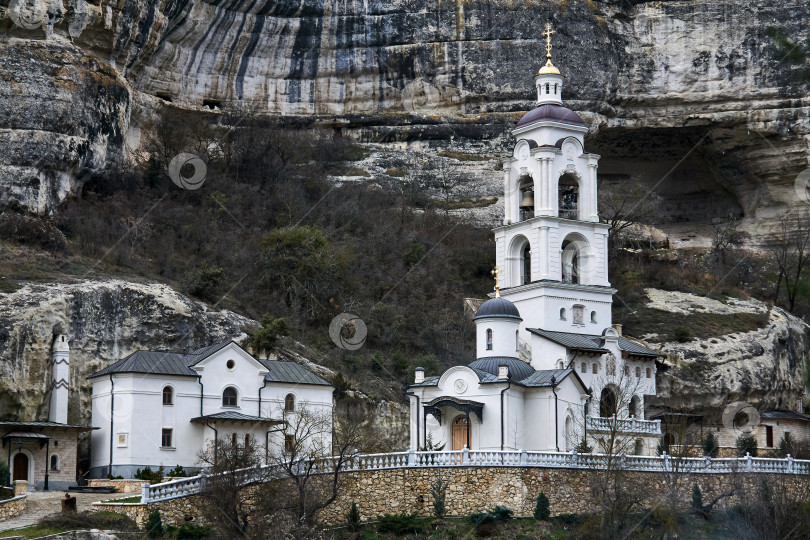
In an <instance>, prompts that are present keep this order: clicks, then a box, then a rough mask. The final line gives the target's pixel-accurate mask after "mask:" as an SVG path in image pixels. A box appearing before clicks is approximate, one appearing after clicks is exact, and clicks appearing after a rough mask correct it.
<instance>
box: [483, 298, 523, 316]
mask: <svg viewBox="0 0 810 540" xmlns="http://www.w3.org/2000/svg"><path fill="white" fill-rule="evenodd" d="M484 317H502V318H505V319H517V320H519V321H522V320H523V319H521V318H520V312H519V311H518V308H517V307H516V306H515V304H513V303H512V302H510V301H509V300H506V299H504V298H490V299H489V300H487V301H486V302H484V303H483V304H481V307H480V308H478V312H477V313H476V314H475V317H474V318H473V320H476V319H483V318H484Z"/></svg>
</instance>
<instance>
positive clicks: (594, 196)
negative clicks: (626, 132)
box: [588, 163, 607, 275]
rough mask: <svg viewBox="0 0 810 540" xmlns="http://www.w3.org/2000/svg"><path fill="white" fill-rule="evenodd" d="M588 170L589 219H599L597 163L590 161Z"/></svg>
mask: <svg viewBox="0 0 810 540" xmlns="http://www.w3.org/2000/svg"><path fill="white" fill-rule="evenodd" d="M588 171H589V172H590V175H591V204H590V216H588V219H590V220H591V221H599V200H598V191H597V188H596V163H589V164H588ZM606 275H607V274H606Z"/></svg>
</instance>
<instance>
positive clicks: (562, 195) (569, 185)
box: [557, 174, 579, 219]
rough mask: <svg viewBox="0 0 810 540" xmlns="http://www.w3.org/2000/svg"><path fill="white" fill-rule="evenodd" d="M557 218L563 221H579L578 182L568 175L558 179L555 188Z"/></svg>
mask: <svg viewBox="0 0 810 540" xmlns="http://www.w3.org/2000/svg"><path fill="white" fill-rule="evenodd" d="M557 194H558V199H557V202H558V208H559V216H560V217H561V218H564V219H579V213H578V207H579V182H577V179H576V178H575V177H574V176H573V175H570V174H564V175H562V176H561V177H560V181H559V184H558V187H557Z"/></svg>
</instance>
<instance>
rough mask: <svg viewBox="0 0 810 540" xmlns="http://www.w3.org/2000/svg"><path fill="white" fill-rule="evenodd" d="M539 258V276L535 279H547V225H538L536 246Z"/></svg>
mask: <svg viewBox="0 0 810 540" xmlns="http://www.w3.org/2000/svg"><path fill="white" fill-rule="evenodd" d="M538 251H539V253H538V254H537V256H538V257H541V259H540V265H539V268H540V276H538V278H537V279H548V277H549V276H548V226H541V227H540V245H539V246H538Z"/></svg>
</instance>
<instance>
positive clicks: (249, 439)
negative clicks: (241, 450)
mask: <svg viewBox="0 0 810 540" xmlns="http://www.w3.org/2000/svg"><path fill="white" fill-rule="evenodd" d="M251 439H252V437H251V436H250V433H245V448H248V447H250V442H251Z"/></svg>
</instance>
